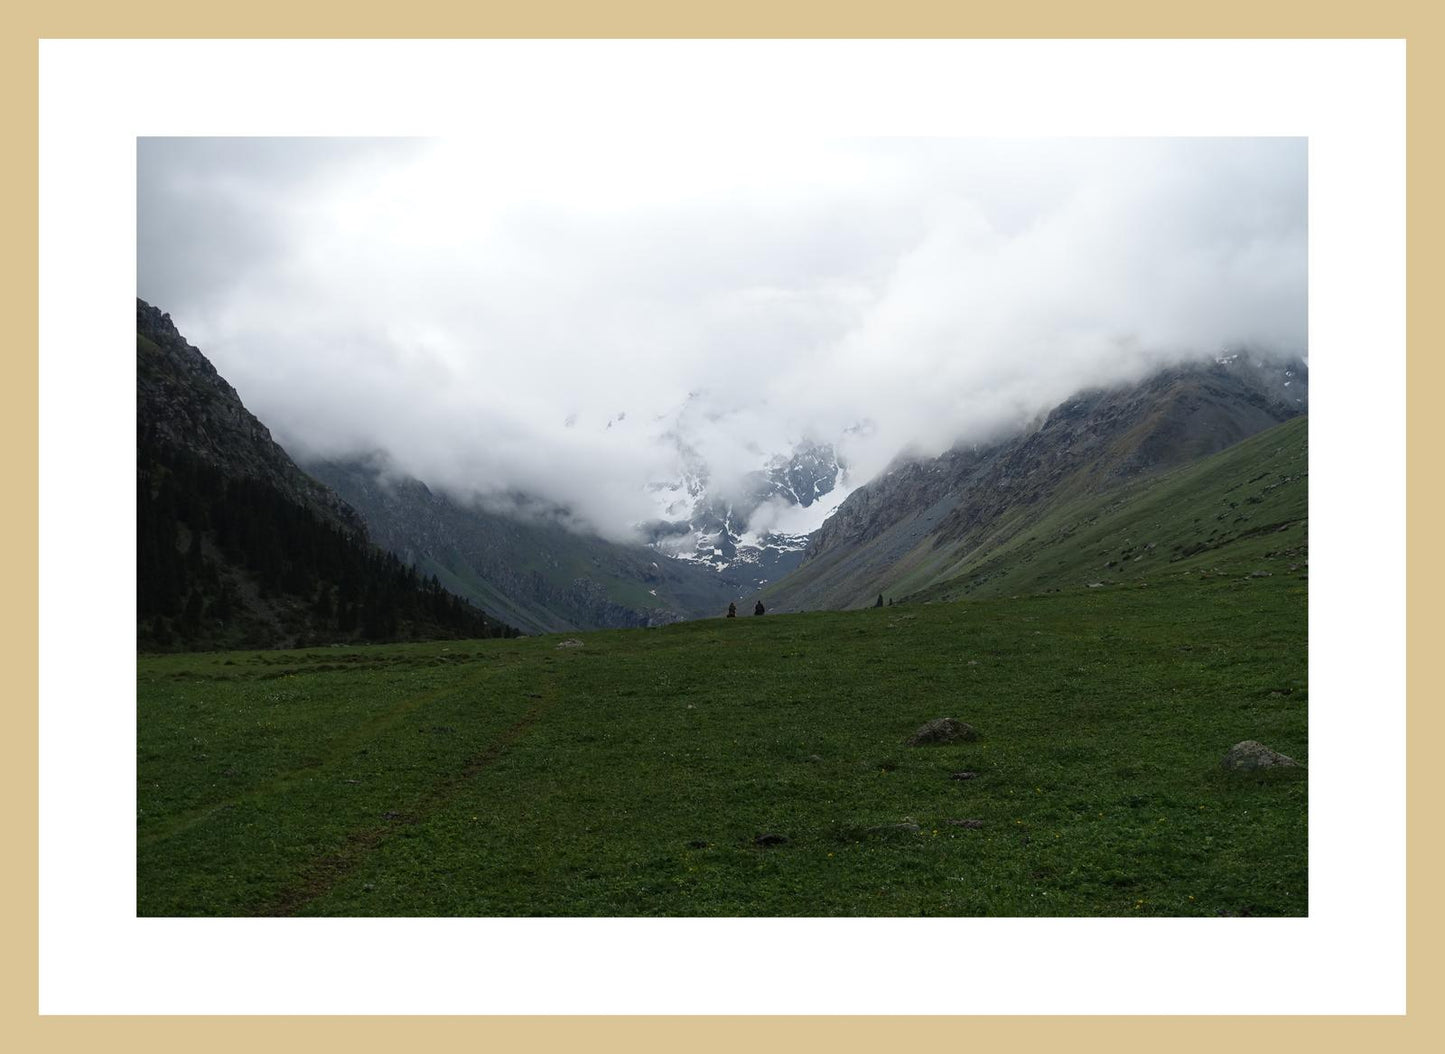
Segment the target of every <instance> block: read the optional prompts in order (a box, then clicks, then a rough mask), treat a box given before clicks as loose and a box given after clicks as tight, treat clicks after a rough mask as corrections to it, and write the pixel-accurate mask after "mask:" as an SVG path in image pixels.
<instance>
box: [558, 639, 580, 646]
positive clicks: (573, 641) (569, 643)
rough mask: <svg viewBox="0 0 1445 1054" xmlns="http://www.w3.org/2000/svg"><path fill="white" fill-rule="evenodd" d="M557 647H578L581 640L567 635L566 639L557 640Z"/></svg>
mask: <svg viewBox="0 0 1445 1054" xmlns="http://www.w3.org/2000/svg"><path fill="white" fill-rule="evenodd" d="M557 647H559V648H580V647H582V642H581V641H580V640H578V639H577V638H576V637H568V638H567V639H566V640H564V641H560V642H558V644H557Z"/></svg>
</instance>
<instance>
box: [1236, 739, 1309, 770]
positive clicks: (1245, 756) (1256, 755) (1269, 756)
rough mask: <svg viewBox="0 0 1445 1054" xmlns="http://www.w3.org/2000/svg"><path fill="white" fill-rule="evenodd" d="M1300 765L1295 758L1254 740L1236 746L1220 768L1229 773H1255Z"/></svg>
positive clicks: (1247, 740)
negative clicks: (1260, 770)
mask: <svg viewBox="0 0 1445 1054" xmlns="http://www.w3.org/2000/svg"><path fill="white" fill-rule="evenodd" d="M1298 764H1299V762H1298V761H1296V760H1295V759H1294V758H1292V757H1288V756H1286V755H1284V754H1281V753H1279V752H1278V751H1277V750H1271V749H1270V748H1269V747H1267V746H1265V745H1264V744H1263V743H1260V742H1257V741H1255V740H1253V739H1246V740H1244V742H1242V743H1236V744H1234V746H1232V747H1230V748H1229V751H1228V752H1227V753H1226V754H1225V755H1224V760H1223V761H1221V762H1220V766H1221V767H1222V768H1223V769H1225V771H1227V772H1254V771H1256V770H1258V769H1272V768H1286V767H1289V766H1292V765H1298Z"/></svg>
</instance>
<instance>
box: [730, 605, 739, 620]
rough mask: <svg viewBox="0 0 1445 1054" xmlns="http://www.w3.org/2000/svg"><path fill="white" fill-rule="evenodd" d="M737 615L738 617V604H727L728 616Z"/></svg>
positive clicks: (733, 616)
mask: <svg viewBox="0 0 1445 1054" xmlns="http://www.w3.org/2000/svg"><path fill="white" fill-rule="evenodd" d="M737 617H738V606H737V605H736V604H729V605H728V618H737Z"/></svg>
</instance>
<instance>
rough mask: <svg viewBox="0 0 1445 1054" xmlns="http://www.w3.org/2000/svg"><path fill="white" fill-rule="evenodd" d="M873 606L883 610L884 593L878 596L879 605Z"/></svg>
mask: <svg viewBox="0 0 1445 1054" xmlns="http://www.w3.org/2000/svg"><path fill="white" fill-rule="evenodd" d="M873 606H874V607H875V608H881V607H882V606H883V594H882V593H879V594H878V603H876V604H874V605H873Z"/></svg>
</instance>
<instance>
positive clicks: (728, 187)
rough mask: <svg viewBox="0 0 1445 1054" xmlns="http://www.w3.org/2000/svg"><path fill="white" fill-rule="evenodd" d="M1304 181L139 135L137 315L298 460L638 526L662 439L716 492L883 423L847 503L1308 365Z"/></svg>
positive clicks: (867, 155)
mask: <svg viewBox="0 0 1445 1054" xmlns="http://www.w3.org/2000/svg"><path fill="white" fill-rule="evenodd" d="M1306 167H1307V166H1306V149H1305V142H1304V141H1303V140H1279V139H1252V140H1190V139H1161V140H1107V141H1105V140H990V141H974V140H948V139H928V140H907V139H888V140H855V141H842V142H793V143H780V142H777V141H768V142H752V143H739V142H714V141H704V140H701V139H678V140H676V141H670V142H664V141H660V140H650V141H646V142H643V141H632V142H619V141H605V140H602V139H600V138H599V139H597V140H594V141H577V142H560V141H559V142H549V141H546V140H545V139H539V140H536V141H528V142H525V143H518V142H508V143H496V142H485V143H479V142H461V141H419V140H400V141H398V140H247V139H235V140H192V139H167V140H142V141H141V144H140V150H139V241H138V244H139V272H140V289H139V293H140V295H141V296H142V297H144V298H145V299H147V300H149V301H151V302H152V303H155V304H156V305H158V306H159V307H161V308H162V309H163V310H166V311H169V312H170V313H171V314H172V315H173V317H174V318H175V320H176V322H177V325H178V326H179V327H180V329H181V330H182V332H183V333H185V334H186V335H187V336H188V337H189V338H190V339H191V340H192V342H193V343H196V344H197V345H198V346H200V347H201V349H202V350H203V351H204V352H205V353H206V354H207V355H208V356H209V357H210V358H211V359H212V361H213V362H215V364H216V366H217V368H218V369H219V370H220V371H221V372H222V374H224V375H225V376H226V377H227V378H228V379H229V380H230V381H231V382H232V383H233V384H234V385H235V386H236V387H237V388H238V389H239V391H240V392H241V395H242V397H243V399H245V400H246V402H247V405H248V406H249V407H250V408H251V409H252V410H253V411H254V412H255V413H256V414H257V415H258V416H259V417H261V418H262V420H264V421H265V422H267V424H269V425H270V426H271V427H272V429H273V430H274V431H275V432H276V434H277V436H278V438H280V439H281V440H282V442H283V443H285V444H287V445H288V446H289V447H290V448H292V449H293V451H294V452H296V453H298V454H300V455H302V456H306V455H310V454H318V453H319V454H332V455H339V454H345V453H350V452H357V451H362V450H369V449H375V448H383V449H385V450H387V451H388V452H390V454H391V455H392V457H393V459H394V460H395V462H396V464H397V465H398V466H399V467H401V468H402V469H404V470H406V471H410V472H412V473H414V474H416V475H419V476H421V477H422V478H424V479H426V480H428V481H429V482H431V483H433V484H436V485H441V486H446V487H450V488H454V489H456V490H459V491H462V492H465V493H477V494H483V495H485V494H497V493H507V492H515V491H525V492H528V493H531V494H535V495H537V496H538V497H540V498H542V499H544V500H546V501H549V502H554V503H557V504H560V505H564V506H566V507H567V508H569V509H571V510H572V511H573V512H574V514H575V515H577V516H578V517H580V518H581V519H583V520H585V521H587V522H591V523H593V524H595V525H596V526H598V527H599V528H600V529H602V530H603V531H605V532H606V533H609V534H612V535H614V536H624V535H625V534H626V533H627V531H628V529H629V528H630V525H631V524H633V523H635V522H637V521H638V520H642V519H645V518H647V517H648V516H649V515H651V513H652V511H653V505H652V502H651V499H650V498H649V497H648V496H647V494H646V493H645V490H644V485H645V484H646V483H647V482H648V481H649V480H652V479H658V478H665V477H667V476H669V475H671V474H672V473H673V472H674V471H675V470H676V467H677V466H676V463H675V462H676V452H675V448H674V447H673V446H672V445H671V444H670V443H669V441H668V440H667V438H666V436H667V433H668V432H669V430H674V431H675V430H679V429H680V430H681V431H682V432H683V433H684V434H685V437H686V438H687V440H688V441H689V442H690V443H691V444H692V445H693V446H694V447H695V448H696V449H697V450H698V451H699V452H700V453H702V454H703V455H704V456H705V457H706V458H707V460H708V461H709V463H710V464H711V465H712V466H713V468H714V471H715V473H717V474H718V475H719V476H720V477H721V478H723V479H727V478H729V477H738V476H741V474H742V473H744V472H746V471H747V470H749V469H751V468H754V467H757V465H758V463H759V462H760V461H761V460H762V457H763V456H764V455H766V454H768V453H771V452H774V451H776V450H778V449H781V448H782V447H783V446H784V445H785V444H786V443H788V442H789V441H792V440H796V439H798V438H800V437H802V436H804V435H812V436H814V437H816V438H818V439H822V440H829V441H833V440H837V439H839V437H840V436H842V435H843V432H844V430H845V429H847V428H849V427H850V426H854V425H857V424H858V423H859V422H863V421H866V422H868V427H867V428H865V429H863V430H861V431H854V432H852V433H850V434H849V436H848V438H847V440H846V443H845V444H844V447H845V452H846V455H847V457H848V458H849V459H850V462H851V464H852V465H853V467H854V471H855V481H857V480H859V479H860V478H863V477H866V476H867V475H868V474H870V473H872V472H875V471H877V470H878V469H880V468H881V467H882V466H883V465H884V464H886V462H887V461H888V460H890V459H891V458H892V457H893V456H894V455H896V454H897V453H898V452H899V451H900V450H902V449H904V448H906V447H910V446H911V447H915V448H917V449H919V450H922V451H936V450H939V449H941V448H942V447H944V446H946V445H947V444H948V443H950V442H952V441H954V440H956V439H959V438H978V437H981V436H984V435H986V434H988V433H990V432H992V431H994V430H997V429H999V428H1001V427H1005V426H1007V425H1010V424H1013V423H1017V422H1019V421H1020V420H1023V419H1026V418H1027V417H1029V416H1032V415H1033V414H1035V413H1037V412H1038V411H1040V410H1042V409H1045V408H1047V407H1048V406H1050V405H1053V404H1054V403H1056V402H1057V401H1059V400H1060V399H1062V398H1064V397H1066V396H1067V395H1068V394H1070V393H1071V392H1072V391H1074V390H1076V389H1077V388H1079V387H1081V386H1082V385H1085V384H1088V383H1093V382H1101V381H1111V380H1116V379H1122V378H1126V377H1131V376H1137V375H1138V374H1140V373H1142V372H1143V371H1144V370H1146V369H1148V368H1149V367H1151V366H1153V365H1156V364H1158V363H1160V362H1164V361H1170V360H1173V359H1177V358H1182V357H1188V356H1193V355H1202V354H1209V353H1212V352H1214V351H1216V350H1218V349H1219V348H1221V347H1223V346H1227V345H1235V344H1250V345H1254V346H1257V347H1262V348H1268V349H1274V350H1278V351H1283V352H1299V353H1303V352H1305V350H1306V279H1307V270H1306V211H1307V208H1306ZM690 394H691V395H692V396H693V398H691V399H689V395H690ZM684 408H685V409H684ZM622 414H625V415H626V416H625V417H622V418H620V419H619V415H622ZM609 425H610V427H609Z"/></svg>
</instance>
